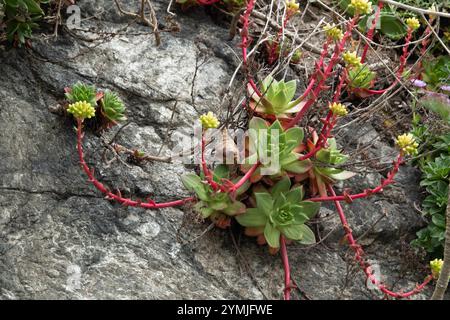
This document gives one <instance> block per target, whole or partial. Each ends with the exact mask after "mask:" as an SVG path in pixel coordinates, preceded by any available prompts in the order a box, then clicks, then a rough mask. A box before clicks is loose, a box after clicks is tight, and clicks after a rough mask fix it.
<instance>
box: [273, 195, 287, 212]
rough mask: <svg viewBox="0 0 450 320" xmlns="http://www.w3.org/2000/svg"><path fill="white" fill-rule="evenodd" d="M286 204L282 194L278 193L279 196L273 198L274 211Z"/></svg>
mask: <svg viewBox="0 0 450 320" xmlns="http://www.w3.org/2000/svg"><path fill="white" fill-rule="evenodd" d="M286 203H287V201H286V197H285V195H284V194H282V193H280V194H279V195H278V197H276V198H275V202H274V205H273V207H274V208H275V209H277V208H281V207H282V206H284V205H285V204H286Z"/></svg>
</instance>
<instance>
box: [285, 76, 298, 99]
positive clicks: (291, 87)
mask: <svg viewBox="0 0 450 320" xmlns="http://www.w3.org/2000/svg"><path fill="white" fill-rule="evenodd" d="M285 90H286V97H287V99H288V102H291V100H292V99H294V96H295V91H296V90H297V82H296V81H295V80H291V81H288V82H286V83H285Z"/></svg>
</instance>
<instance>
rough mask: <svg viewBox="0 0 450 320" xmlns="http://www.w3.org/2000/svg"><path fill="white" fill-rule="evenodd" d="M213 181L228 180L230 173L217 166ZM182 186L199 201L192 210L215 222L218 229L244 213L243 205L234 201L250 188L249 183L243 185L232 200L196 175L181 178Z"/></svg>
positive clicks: (232, 180)
mask: <svg viewBox="0 0 450 320" xmlns="http://www.w3.org/2000/svg"><path fill="white" fill-rule="evenodd" d="M213 179H214V181H215V182H217V183H222V182H225V181H227V180H230V172H229V169H228V167H227V166H225V165H219V166H217V168H216V169H215V170H214V172H213ZM239 179H240V177H237V178H234V179H231V182H237V181H238V180H239ZM181 181H182V182H183V185H184V186H185V187H186V188H187V189H188V190H189V191H192V192H194V193H195V194H196V195H197V197H198V199H199V200H200V201H199V202H197V203H196V204H195V206H194V209H195V210H196V211H197V212H199V213H200V214H201V215H202V216H203V218H209V219H211V220H212V221H213V222H215V223H216V224H217V225H218V226H219V227H227V226H229V223H230V221H231V219H230V217H232V216H235V215H239V214H242V213H244V212H245V210H246V206H245V204H244V203H242V202H240V201H238V200H236V199H238V198H239V196H240V195H242V194H243V193H244V192H246V191H247V190H248V188H249V187H250V183H248V182H247V183H245V184H244V185H243V186H242V187H240V188H239V189H238V190H237V191H236V194H235V196H236V199H233V198H232V197H231V196H230V194H228V193H225V192H221V191H215V190H213V189H212V187H211V186H210V185H209V184H207V183H205V181H204V180H203V179H202V178H201V177H200V176H198V175H196V174H187V175H185V176H183V177H182V178H181Z"/></svg>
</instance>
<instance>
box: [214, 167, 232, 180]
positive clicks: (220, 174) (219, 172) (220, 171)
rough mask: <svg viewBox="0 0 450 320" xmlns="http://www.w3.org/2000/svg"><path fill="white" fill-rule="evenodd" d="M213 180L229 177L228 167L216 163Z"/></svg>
mask: <svg viewBox="0 0 450 320" xmlns="http://www.w3.org/2000/svg"><path fill="white" fill-rule="evenodd" d="M213 177H214V181H216V182H220V181H221V179H229V178H230V169H229V167H228V166H227V165H225V164H220V165H218V166H217V167H216V168H215V169H214V172H213Z"/></svg>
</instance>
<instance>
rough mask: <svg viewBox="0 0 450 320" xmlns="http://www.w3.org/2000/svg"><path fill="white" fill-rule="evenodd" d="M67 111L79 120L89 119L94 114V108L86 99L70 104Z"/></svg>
mask: <svg viewBox="0 0 450 320" xmlns="http://www.w3.org/2000/svg"><path fill="white" fill-rule="evenodd" d="M67 112H69V113H71V114H73V116H74V117H75V118H76V119H79V120H84V119H86V118H87V119H90V118H92V117H94V116H95V108H94V107H93V106H92V105H91V104H90V103H88V102H86V101H78V102H75V103H72V104H70V105H69V107H68V108H67Z"/></svg>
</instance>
